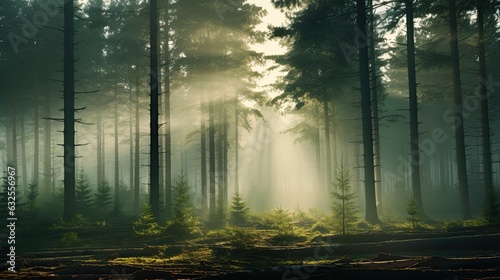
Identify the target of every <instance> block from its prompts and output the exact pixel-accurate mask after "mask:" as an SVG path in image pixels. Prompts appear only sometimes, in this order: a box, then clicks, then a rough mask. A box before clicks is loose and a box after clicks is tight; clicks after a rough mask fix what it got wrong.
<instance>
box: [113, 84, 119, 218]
mask: <svg viewBox="0 0 500 280" xmlns="http://www.w3.org/2000/svg"><path fill="white" fill-rule="evenodd" d="M114 119H115V204H114V209H113V212H114V214H115V215H118V214H119V212H120V169H119V164H120V160H119V154H118V152H119V150H118V91H117V90H116V89H115V116H114Z"/></svg>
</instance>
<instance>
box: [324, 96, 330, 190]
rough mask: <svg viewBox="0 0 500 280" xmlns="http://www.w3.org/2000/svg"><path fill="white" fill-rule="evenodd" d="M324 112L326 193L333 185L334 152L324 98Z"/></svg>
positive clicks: (326, 103) (326, 102) (326, 104)
mask: <svg viewBox="0 0 500 280" xmlns="http://www.w3.org/2000/svg"><path fill="white" fill-rule="evenodd" d="M323 114H324V123H325V147H326V186H325V189H326V193H330V190H331V187H332V154H331V143H330V116H329V113H328V101H327V100H326V99H325V100H323Z"/></svg>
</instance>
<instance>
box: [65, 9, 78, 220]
mask: <svg viewBox="0 0 500 280" xmlns="http://www.w3.org/2000/svg"><path fill="white" fill-rule="evenodd" d="M74 13H75V11H74V5H73V0H65V2H64V144H63V145H64V212H63V218H64V220H65V221H70V220H71V219H73V217H74V216H75V214H76V209H75V203H76V199H75V53H74V33H75V28H74V17H75V15H74Z"/></svg>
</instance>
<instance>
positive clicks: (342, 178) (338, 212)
mask: <svg viewBox="0 0 500 280" xmlns="http://www.w3.org/2000/svg"><path fill="white" fill-rule="evenodd" d="M350 180H351V176H350V174H349V170H348V169H346V168H345V167H344V165H343V164H341V165H340V166H339V169H338V171H337V178H336V182H335V183H334V190H333V192H332V196H333V198H334V203H333V205H332V207H331V208H332V211H333V215H334V217H335V222H334V227H335V229H336V230H337V231H339V232H341V233H342V234H346V233H348V232H350V231H351V230H352V229H353V228H354V225H355V224H356V222H357V220H358V214H357V207H356V204H355V202H354V199H355V198H356V195H355V194H354V193H352V192H351V182H350Z"/></svg>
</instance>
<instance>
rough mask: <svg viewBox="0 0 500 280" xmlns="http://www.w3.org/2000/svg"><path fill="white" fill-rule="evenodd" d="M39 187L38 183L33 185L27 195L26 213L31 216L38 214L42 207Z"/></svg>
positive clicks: (29, 186) (30, 185)
mask: <svg viewBox="0 0 500 280" xmlns="http://www.w3.org/2000/svg"><path fill="white" fill-rule="evenodd" d="M38 196H39V193H38V185H37V184H36V183H31V184H29V185H28V191H27V193H26V198H27V201H26V211H27V212H28V213H29V214H30V215H34V214H36V213H37V212H38V210H39V208H40V206H39V204H38Z"/></svg>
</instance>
